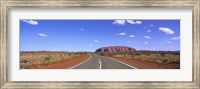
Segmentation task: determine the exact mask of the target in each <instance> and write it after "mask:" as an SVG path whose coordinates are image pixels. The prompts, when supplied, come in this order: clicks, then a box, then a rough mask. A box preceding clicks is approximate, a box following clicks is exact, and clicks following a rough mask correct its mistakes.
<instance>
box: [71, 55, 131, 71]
mask: <svg viewBox="0 0 200 89" xmlns="http://www.w3.org/2000/svg"><path fill="white" fill-rule="evenodd" d="M72 69H134V67H133V66H130V65H128V64H126V63H123V62H119V61H117V60H114V59H111V58H107V57H100V56H98V55H96V54H91V57H90V58H89V59H88V60H86V61H84V62H82V63H80V64H78V65H76V66H74V67H72Z"/></svg>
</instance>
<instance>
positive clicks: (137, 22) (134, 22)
mask: <svg viewBox="0 0 200 89" xmlns="http://www.w3.org/2000/svg"><path fill="white" fill-rule="evenodd" d="M126 21H127V22H128V23H130V24H141V23H142V21H134V20H126Z"/></svg>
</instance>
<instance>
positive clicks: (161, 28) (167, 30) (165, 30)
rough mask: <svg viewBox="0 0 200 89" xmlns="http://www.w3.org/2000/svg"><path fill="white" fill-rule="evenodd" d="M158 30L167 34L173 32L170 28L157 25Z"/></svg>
mask: <svg viewBox="0 0 200 89" xmlns="http://www.w3.org/2000/svg"><path fill="white" fill-rule="evenodd" d="M159 30H160V31H162V32H164V33H166V34H167V35H172V34H174V31H173V30H171V29H170V28H166V27H159Z"/></svg>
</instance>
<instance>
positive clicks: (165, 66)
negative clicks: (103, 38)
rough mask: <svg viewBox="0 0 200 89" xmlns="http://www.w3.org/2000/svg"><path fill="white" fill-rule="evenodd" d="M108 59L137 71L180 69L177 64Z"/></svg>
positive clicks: (117, 58)
mask: <svg viewBox="0 0 200 89" xmlns="http://www.w3.org/2000/svg"><path fill="white" fill-rule="evenodd" d="M109 57H110V56H109ZM110 58H113V59H116V60H119V61H122V62H124V63H127V64H129V65H132V66H134V67H136V68H139V69H180V65H179V64H162V63H153V62H148V61H143V60H137V59H128V58H119V57H110Z"/></svg>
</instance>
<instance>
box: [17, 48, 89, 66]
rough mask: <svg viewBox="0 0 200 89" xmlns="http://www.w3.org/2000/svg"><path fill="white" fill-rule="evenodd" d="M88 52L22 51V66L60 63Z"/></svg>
mask: <svg viewBox="0 0 200 89" xmlns="http://www.w3.org/2000/svg"><path fill="white" fill-rule="evenodd" d="M84 54H86V53H83V52H77V53H75V52H49V51H38V52H20V68H21V69H28V68H29V67H30V66H31V65H48V64H52V63H60V62H63V61H65V60H68V59H73V58H77V57H79V56H82V55H84Z"/></svg>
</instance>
